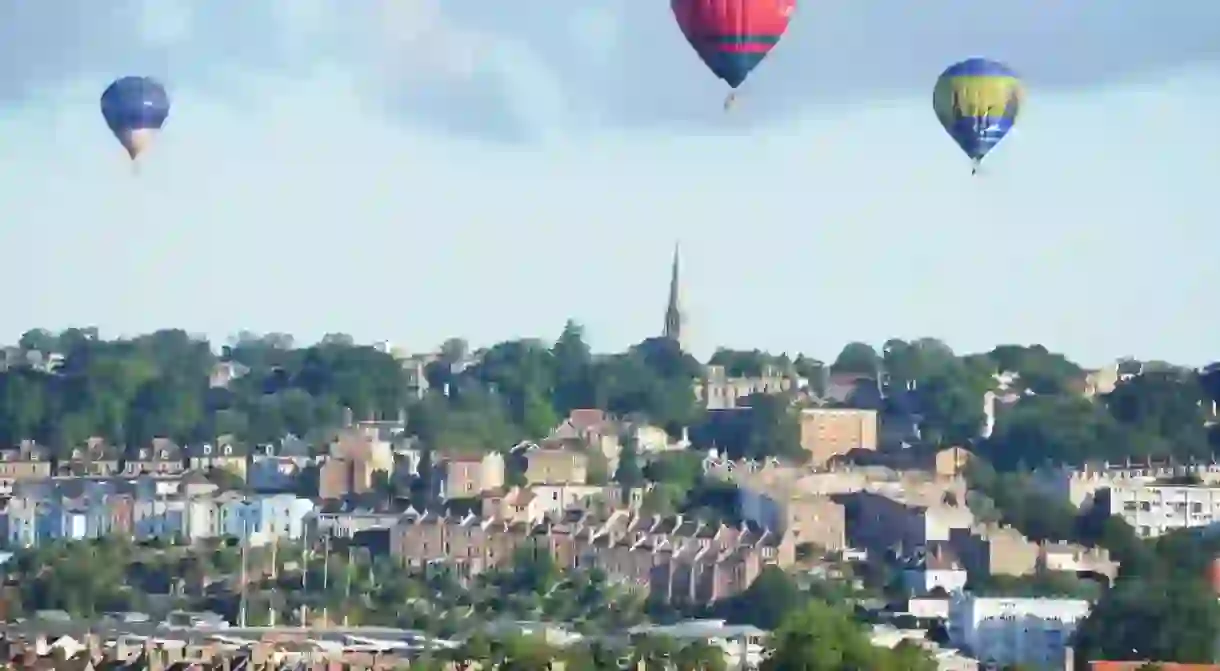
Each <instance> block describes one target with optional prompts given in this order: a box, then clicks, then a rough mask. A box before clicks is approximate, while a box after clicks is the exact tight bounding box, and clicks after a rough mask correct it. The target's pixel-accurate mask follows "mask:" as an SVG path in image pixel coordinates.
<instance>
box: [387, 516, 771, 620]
mask: <svg viewBox="0 0 1220 671" xmlns="http://www.w3.org/2000/svg"><path fill="white" fill-rule="evenodd" d="M390 543H391V552H392V553H393V554H394V555H395V556H396V557H397V558H398V559H399V560H400V561H401V562H402V563H403V564H404V565H405V566H407V567H408V568H414V569H423V570H435V569H438V568H443V569H444V570H451V571H453V572H454V573H455V574H456V575H457V576H458V577H459V578H462V579H466V578H470V577H473V576H475V575H477V574H479V573H481V572H483V571H487V570H491V569H496V568H501V567H504V566H507V565H508V564H509V563H511V562H512V561H513V559H514V558H515V557H516V556H517V553H518V552H520V551H523V550H524V551H528V552H534V553H539V552H545V553H548V554H549V555H550V556H551V557H552V558H553V559H554V560H555V562H556V563H557V564H558V565H559V566H561V567H564V568H573V569H592V568H597V569H600V570H602V571H605V572H606V573H607V574H608V575H609V576H610V577H611V578H612V579H614V580H616V581H620V582H623V583H626V584H628V585H630V586H633V587H635V588H636V589H639V590H641V591H645V592H647V593H648V594H650V595H652V596H660V597H661V598H664V599H666V600H672V601H681V602H687V603H710V602H713V601H717V600H720V599H723V598H726V597H730V596H733V595H734V594H738V593H740V592H742V591H744V590H745V589H746V588H747V587H748V586H749V585H750V583H751V582H753V581H754V579H755V578H756V577H758V574H759V573H761V571H762V569H763V567H764V566H766V565H767V564H771V563H778V564H781V565H788V564H790V563H792V561H794V559H795V548H794V546H793V544H792V542H791V541H790V540H786V539H785V538H784V537H782V536H780V535H779V534H776V533H773V532H771V531H768V530H766V529H763V528H762V527H759V526H757V525H753V524H743V525H741V526H725V525H718V524H709V523H706V522H703V521H702V520H694V519H685V518H683V517H682V516H681V515H677V516H672V517H658V516H645V515H633V514H630V513H627V512H622V511H620V512H615V513H613V514H611V515H609V516H608V517H606V518H604V519H593V518H592V517H591V516H590V515H588V514H587V513H582V512H575V511H573V512H569V513H567V514H565V515H563V516H562V517H551V518H548V519H546V520H545V521H542V522H535V523H527V522H513V521H510V520H506V519H502V518H499V517H481V516H477V515H474V514H467V515H466V516H464V517H457V516H455V515H449V514H446V513H445V512H443V511H442V512H434V511H425V512H420V513H416V512H414V511H412V512H411V513H408V514H407V515H405V516H404V517H403V518H402V519H401V520H400V521H399V523H398V525H397V526H396V527H395V528H394V530H393V532H392V533H391V541H390Z"/></svg>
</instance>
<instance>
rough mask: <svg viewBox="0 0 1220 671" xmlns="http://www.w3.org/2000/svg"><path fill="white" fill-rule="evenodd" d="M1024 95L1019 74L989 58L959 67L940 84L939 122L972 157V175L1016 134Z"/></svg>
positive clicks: (935, 93) (934, 99)
mask: <svg viewBox="0 0 1220 671" xmlns="http://www.w3.org/2000/svg"><path fill="white" fill-rule="evenodd" d="M1024 95H1025V94H1024V89H1023V88H1022V86H1021V80H1020V78H1019V77H1017V73H1015V72H1013V70H1012V69H1011V68H1009V67H1008V66H1007V65H1004V64H1003V63H998V62H996V61H990V60H987V59H985V58H970V59H967V60H964V61H962V62H960V63H955V64H953V65H951V66H949V68H948V69H947V70H945V71H944V72H943V73H942V74H941V76H940V78H939V79H937V80H936V89H935V90H934V91H933V93H932V107H933V109H935V110H936V118H938V119H940V125H942V126H944V127H945V131H947V132H948V133H949V137H952V138H953V141H954V142H956V143H957V145H958V146H959V147H961V148H962V151H964V152H966V156H969V157H970V161H971V162H972V163H973V170H972V171H971V174H975V173H977V172H978V170H979V164H980V163H981V162H982V160H983V157H985V156H987V153H988V152H990V151H991V150H992V149H994V148H995V146H996V145H997V144H999V143H1000V140H1003V139H1004V136H1005V135H1008V131H1010V130H1012V127H1013V124H1015V123H1016V121H1017V114H1018V112H1020V109H1021V102H1022V100H1023V98H1024Z"/></svg>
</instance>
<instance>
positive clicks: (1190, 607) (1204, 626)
mask: <svg viewBox="0 0 1220 671" xmlns="http://www.w3.org/2000/svg"><path fill="white" fill-rule="evenodd" d="M1218 631H1220V605H1217V602H1216V596H1215V593H1214V592H1213V591H1212V590H1211V589H1210V587H1209V586H1208V585H1206V584H1205V583H1204V582H1203V581H1202V580H1201V579H1200V578H1198V577H1194V578H1193V579H1192V578H1189V577H1187V576H1182V575H1171V576H1164V577H1159V578H1157V577H1151V578H1149V577H1145V578H1144V579H1140V580H1131V579H1127V580H1124V579H1123V578H1122V576H1120V578H1119V580H1118V581H1117V582H1116V583H1115V586H1114V587H1113V588H1112V589H1110V590H1109V591H1108V592H1106V594H1105V595H1104V596H1103V597H1102V598H1101V600H1100V601H1099V602H1098V603H1097V605H1096V606H1095V607H1094V608H1093V610H1092V612H1091V613H1090V614H1089V617H1088V618H1087V619H1086V620H1085V621H1084V622H1083V623H1081V625H1080V627H1079V628H1078V630H1077V641H1076V650H1077V654H1078V655H1079V657H1078V659H1082V660H1089V659H1132V658H1134V659H1152V660H1173V661H1175V662H1179V663H1205V662H1211V661H1212V660H1213V656H1214V655H1215V642H1216V634H1217V632H1218Z"/></svg>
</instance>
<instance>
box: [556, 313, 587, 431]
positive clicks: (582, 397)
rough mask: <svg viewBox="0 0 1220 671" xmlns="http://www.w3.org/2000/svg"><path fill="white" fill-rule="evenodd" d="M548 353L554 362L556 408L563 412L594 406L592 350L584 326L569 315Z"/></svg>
mask: <svg viewBox="0 0 1220 671" xmlns="http://www.w3.org/2000/svg"><path fill="white" fill-rule="evenodd" d="M551 357H552V358H553V359H554V362H555V393H554V398H555V401H554V405H555V409H556V410H558V411H559V413H560V414H563V415H566V414H568V413H569V412H571V411H572V410H575V409H577V408H590V407H593V406H594V405H595V403H596V399H595V398H594V393H593V353H592V351H591V350H590V349H589V345H588V344H587V343H586V342H585V331H584V328H583V327H582V326H581V325H580V324H577V323H576V322H574V321H572V320H570V319H569V320H568V322H567V323H566V324H564V326H563V333H561V334H560V335H559V339H558V340H556V341H555V345H554V346H553V347H551Z"/></svg>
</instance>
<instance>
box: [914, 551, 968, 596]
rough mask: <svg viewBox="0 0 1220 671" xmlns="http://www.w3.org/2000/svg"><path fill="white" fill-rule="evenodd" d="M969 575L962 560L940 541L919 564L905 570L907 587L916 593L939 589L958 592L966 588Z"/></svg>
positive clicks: (950, 592) (945, 591)
mask: <svg viewBox="0 0 1220 671" xmlns="http://www.w3.org/2000/svg"><path fill="white" fill-rule="evenodd" d="M969 577H970V576H969V574H967V573H966V569H965V568H963V567H962V565H961V562H959V561H958V560H957V558H956V557H954V556H952V555H951V554H950V553H948V552H945V551H944V547H943V545H942V544H940V543H937V544H936V545H935V547H934V548H933V549H932V551H931V552H928V553H927V555H926V556H925V557H924V558H923V561H922V562H920V563H919V564H918V565H917V566H913V567H911V568H909V569H907V570H906V571H904V572H903V580H904V582H905V583H906V586H907V589H908V590H910V591H911V592H912V593H914V594H928V593H929V592H932V591H933V590H938V589H939V590H941V591H943V592H944V593H945V594H957V593H958V592H961V591H963V590H965V589H966V581H967V580H968V579H969Z"/></svg>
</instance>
